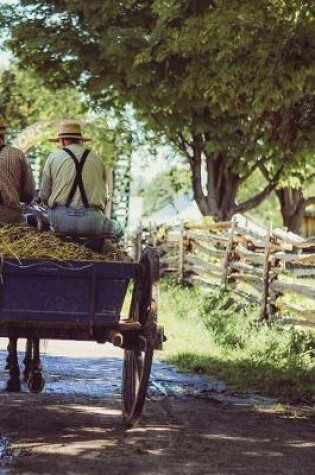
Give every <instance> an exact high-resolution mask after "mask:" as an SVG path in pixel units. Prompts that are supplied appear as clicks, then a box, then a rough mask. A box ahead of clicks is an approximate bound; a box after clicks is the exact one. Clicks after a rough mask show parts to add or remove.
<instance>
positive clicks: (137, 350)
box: [122, 247, 159, 428]
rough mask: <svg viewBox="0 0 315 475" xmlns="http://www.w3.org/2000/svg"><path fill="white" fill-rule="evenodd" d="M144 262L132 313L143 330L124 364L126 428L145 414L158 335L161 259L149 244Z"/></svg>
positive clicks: (123, 391)
mask: <svg viewBox="0 0 315 475" xmlns="http://www.w3.org/2000/svg"><path fill="white" fill-rule="evenodd" d="M140 264H142V266H143V274H142V277H141V278H140V279H139V281H138V282H137V285H136V287H135V292H134V295H133V298H132V304H131V307H132V308H131V316H132V318H133V319H134V320H135V321H139V322H140V323H141V331H140V333H139V335H138V336H137V339H136V341H135V342H134V344H132V345H131V347H130V348H128V349H126V350H125V357H124V365H123V384H122V399H123V415H124V421H125V425H126V428H130V427H132V426H133V425H134V424H135V423H136V422H137V421H138V420H139V418H140V416H141V413H142V409H143V405H144V402H145V396H146V392H147V388H148V385H149V380H150V373H151V366H152V359H153V350H154V348H155V347H156V346H155V345H156V339H157V323H156V322H157V281H158V278H159V260H158V255H157V252H156V250H155V249H154V248H150V247H147V248H146V249H145V250H144V252H143V255H142V257H141V259H140Z"/></svg>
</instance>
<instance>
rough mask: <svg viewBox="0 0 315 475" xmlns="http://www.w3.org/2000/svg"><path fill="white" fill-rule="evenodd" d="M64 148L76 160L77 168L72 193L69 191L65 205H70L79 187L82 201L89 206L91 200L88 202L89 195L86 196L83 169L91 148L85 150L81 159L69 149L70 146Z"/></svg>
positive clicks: (86, 206)
mask: <svg viewBox="0 0 315 475" xmlns="http://www.w3.org/2000/svg"><path fill="white" fill-rule="evenodd" d="M63 150H64V151H65V152H67V154H68V155H69V156H70V157H71V158H72V160H73V161H74V164H75V169H76V176H75V179H74V182H73V185H72V188H71V190H70V193H69V196H68V199H67V201H66V204H65V205H66V206H70V204H71V201H72V200H73V197H74V195H75V192H76V190H77V188H79V190H80V193H81V198H82V203H83V205H84V207H85V208H89V202H88V199H87V196H86V193H85V189H84V186H83V180H82V170H83V167H84V164H85V161H86V159H87V156H88V154H89V153H90V150H88V149H86V150H84V152H83V155H82V158H81V160H80V161H79V160H78V159H77V157H76V156H75V155H74V153H73V152H72V151H71V150H69V149H68V148H64V149H63Z"/></svg>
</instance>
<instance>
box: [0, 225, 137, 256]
mask: <svg viewBox="0 0 315 475" xmlns="http://www.w3.org/2000/svg"><path fill="white" fill-rule="evenodd" d="M0 255H2V256H5V257H13V258H15V259H18V260H19V259H52V260H59V261H71V260H73V261H77V260H83V261H86V260H89V261H90V260H93V261H131V258H130V257H129V256H128V255H127V254H126V253H125V252H124V251H122V250H121V249H119V248H118V247H116V246H115V245H113V244H112V243H108V245H107V246H106V250H105V253H104V254H100V253H98V252H94V251H91V250H89V249H88V248H87V247H85V246H83V245H80V244H77V243H75V242H71V241H67V240H65V239H64V238H62V237H60V236H57V235H54V234H52V233H49V232H39V231H38V230H37V229H35V228H31V227H27V226H17V225H7V226H3V227H0Z"/></svg>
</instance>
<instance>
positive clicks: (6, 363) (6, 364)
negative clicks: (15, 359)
mask: <svg viewBox="0 0 315 475" xmlns="http://www.w3.org/2000/svg"><path fill="white" fill-rule="evenodd" d="M10 348H11V346H10V338H9V343H8V346H7V352H8V356H7V357H6V360H5V367H4V369H6V370H7V369H10V362H11V359H12V358H11V354H12V352H11V351H10Z"/></svg>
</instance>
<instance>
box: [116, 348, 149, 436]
mask: <svg viewBox="0 0 315 475" xmlns="http://www.w3.org/2000/svg"><path fill="white" fill-rule="evenodd" d="M152 358H153V348H152V347H149V348H145V349H143V350H141V349H139V348H135V349H131V350H125V358H124V366H123V387H122V393H123V414H124V421H125V426H126V428H127V429H128V428H130V427H132V426H133V425H134V424H136V422H137V421H138V420H139V418H140V416H141V413H142V409H143V405H144V401H145V396H146V392H147V388H148V384H149V379H150V372H151V365H152Z"/></svg>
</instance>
